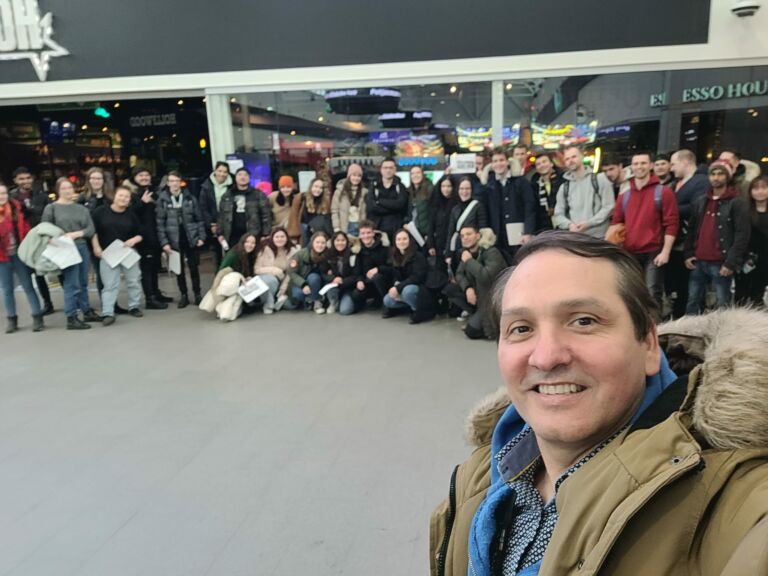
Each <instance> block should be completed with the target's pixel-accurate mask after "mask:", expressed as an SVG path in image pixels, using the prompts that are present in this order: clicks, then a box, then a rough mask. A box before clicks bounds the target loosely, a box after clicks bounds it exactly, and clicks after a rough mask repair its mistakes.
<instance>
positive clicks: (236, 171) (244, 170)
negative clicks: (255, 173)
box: [235, 168, 251, 178]
mask: <svg viewBox="0 0 768 576" xmlns="http://www.w3.org/2000/svg"><path fill="white" fill-rule="evenodd" d="M240 172H245V173H246V174H248V177H249V178H250V176H251V171H250V170H248V168H238V169H237V170H235V176H237V175H238V174H240Z"/></svg>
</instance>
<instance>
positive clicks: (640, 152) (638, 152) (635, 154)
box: [632, 150, 654, 163]
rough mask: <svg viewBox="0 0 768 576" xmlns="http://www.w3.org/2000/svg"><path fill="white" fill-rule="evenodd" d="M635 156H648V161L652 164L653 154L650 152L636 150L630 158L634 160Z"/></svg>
mask: <svg viewBox="0 0 768 576" xmlns="http://www.w3.org/2000/svg"><path fill="white" fill-rule="evenodd" d="M635 156H648V161H649V162H651V163H653V156H654V154H653V152H650V151H648V150H637V151H635V152H632V158H633V159H634V158H635Z"/></svg>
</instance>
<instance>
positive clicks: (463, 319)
mask: <svg viewBox="0 0 768 576" xmlns="http://www.w3.org/2000/svg"><path fill="white" fill-rule="evenodd" d="M467 318H469V312H467V311H466V310H462V311H461V315H460V316H458V317H457V318H456V320H458V321H459V322H466V321H467Z"/></svg>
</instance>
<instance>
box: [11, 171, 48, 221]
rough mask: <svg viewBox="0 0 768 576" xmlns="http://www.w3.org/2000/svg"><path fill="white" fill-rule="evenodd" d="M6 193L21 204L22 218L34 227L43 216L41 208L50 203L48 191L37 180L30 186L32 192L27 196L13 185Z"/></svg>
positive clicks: (43, 208)
mask: <svg viewBox="0 0 768 576" xmlns="http://www.w3.org/2000/svg"><path fill="white" fill-rule="evenodd" d="M8 195H9V196H10V197H11V198H13V199H14V200H16V201H17V202H18V203H19V204H21V209H22V210H23V211H24V218H26V219H27V222H29V225H30V226H31V227H32V228H34V227H35V226H37V225H38V224H40V219H41V218H42V217H43V210H45V207H46V206H47V205H48V204H50V202H51V198H50V196H48V193H47V192H46V191H45V190H43V188H42V186H40V185H39V184H38V183H37V182H35V183H34V184H33V186H32V192H31V193H30V194H29V195H28V196H27V195H26V194H24V193H23V192H22V191H21V190H19V187H18V186H17V187H15V188H13V189H12V190H10V191H9V192H8Z"/></svg>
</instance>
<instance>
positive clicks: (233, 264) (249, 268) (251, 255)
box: [219, 232, 259, 279]
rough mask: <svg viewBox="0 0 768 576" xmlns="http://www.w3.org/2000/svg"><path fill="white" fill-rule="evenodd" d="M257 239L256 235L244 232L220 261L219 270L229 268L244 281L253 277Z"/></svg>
mask: <svg viewBox="0 0 768 576" xmlns="http://www.w3.org/2000/svg"><path fill="white" fill-rule="evenodd" d="M258 245H259V239H258V238H257V237H256V234H252V233H250V232H246V233H245V234H243V236H242V237H241V238H240V241H239V242H238V243H237V244H235V245H234V246H233V247H232V248H230V249H229V252H227V253H226V254H225V255H224V259H223V260H222V261H221V266H219V270H224V268H231V269H232V271H233V272H237V273H238V274H242V275H243V276H244V277H245V278H246V279H248V278H250V277H251V276H253V268H254V265H255V264H256V256H257V254H258V251H257V248H258Z"/></svg>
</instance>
